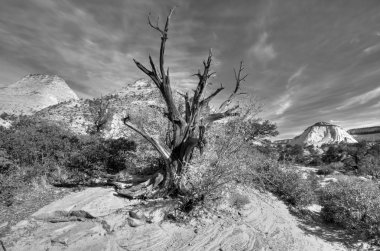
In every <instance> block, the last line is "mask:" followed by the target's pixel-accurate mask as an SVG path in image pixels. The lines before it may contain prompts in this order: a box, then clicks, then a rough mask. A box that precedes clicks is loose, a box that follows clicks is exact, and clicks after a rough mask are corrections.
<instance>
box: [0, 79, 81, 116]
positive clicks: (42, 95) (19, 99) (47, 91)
mask: <svg viewBox="0 0 380 251" xmlns="http://www.w3.org/2000/svg"><path fill="white" fill-rule="evenodd" d="M71 99H75V100H77V99H78V96H77V95H76V94H75V92H74V91H73V90H72V89H70V87H69V86H68V85H67V83H66V82H65V80H63V79H62V78H60V77H59V76H57V75H43V74H30V75H27V76H25V77H24V78H22V79H21V80H19V81H17V82H16V83H14V84H11V85H9V86H6V87H2V88H0V113H3V112H6V113H8V114H16V115H18V114H24V115H30V114H33V113H34V112H36V111H39V110H41V109H43V108H45V107H48V106H52V105H55V104H58V103H60V102H63V101H68V100H71Z"/></svg>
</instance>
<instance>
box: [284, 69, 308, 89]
mask: <svg viewBox="0 0 380 251" xmlns="http://www.w3.org/2000/svg"><path fill="white" fill-rule="evenodd" d="M306 67H307V66H306V65H304V66H301V67H300V68H298V70H297V71H296V72H294V73H293V74H292V75H291V76H290V77H289V79H288V85H290V84H291V83H292V82H295V81H296V80H297V79H299V78H300V77H301V76H302V74H303V72H304V71H305V69H306Z"/></svg>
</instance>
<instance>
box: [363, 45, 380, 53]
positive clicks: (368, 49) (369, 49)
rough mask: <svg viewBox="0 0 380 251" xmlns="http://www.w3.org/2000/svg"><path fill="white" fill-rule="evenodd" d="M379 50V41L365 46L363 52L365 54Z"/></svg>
mask: <svg viewBox="0 0 380 251" xmlns="http://www.w3.org/2000/svg"><path fill="white" fill-rule="evenodd" d="M378 51H380V43H379V44H375V45H373V46H370V47H367V48H365V49H364V50H363V52H364V53H365V54H372V53H375V52H378Z"/></svg>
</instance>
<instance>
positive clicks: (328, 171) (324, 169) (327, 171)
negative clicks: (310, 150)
mask: <svg viewBox="0 0 380 251" xmlns="http://www.w3.org/2000/svg"><path fill="white" fill-rule="evenodd" d="M333 172H334V169H333V168H331V167H330V166H323V167H321V168H319V169H318V170H317V174H318V175H329V174H332V173H333Z"/></svg>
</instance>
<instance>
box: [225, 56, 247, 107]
mask: <svg viewBox="0 0 380 251" xmlns="http://www.w3.org/2000/svg"><path fill="white" fill-rule="evenodd" d="M243 71H244V65H243V61H240V66H239V70H238V72H236V70H235V69H234V74H235V80H236V84H235V90H234V91H233V92H232V93H231V95H230V96H229V97H228V99H227V100H225V101H224V102H223V103H222V104H221V105H220V107H219V110H224V109H225V108H227V107H228V106H229V105H230V104H231V102H232V100H233V99H234V98H235V96H237V95H240V94H241V93H237V92H238V91H239V89H240V84H241V82H242V81H245V79H246V78H247V76H248V74H246V75H244V76H242V72H243Z"/></svg>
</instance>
